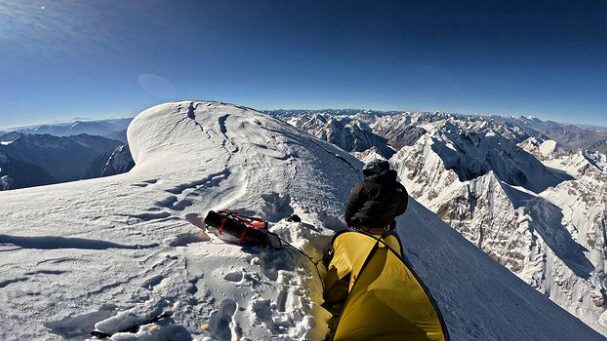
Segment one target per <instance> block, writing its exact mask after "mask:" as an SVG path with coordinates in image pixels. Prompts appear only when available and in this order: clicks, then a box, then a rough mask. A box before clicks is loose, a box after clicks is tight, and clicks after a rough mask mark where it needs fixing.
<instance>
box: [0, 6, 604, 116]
mask: <svg viewBox="0 0 607 341" xmlns="http://www.w3.org/2000/svg"><path fill="white" fill-rule="evenodd" d="M173 99H214V100H222V101H227V102H232V103H237V104H241V105H246V106H250V107H254V108H258V109H274V108H309V109H319V108H346V107H348V108H371V109H379V110H422V111H435V110H438V111H448V112H458V113H465V114H473V113H494V114H504V115H510V114H534V115H536V116H538V117H540V118H542V119H552V120H557V121H562V122H573V123H585V124H598V125H606V126H607V2H606V1H596V2H593V1H572V2H560V1H533V2H527V1H524V2H523V1H521V2H518V1H507V2H506V1H504V2H502V3H501V4H499V3H496V2H493V1H445V2H423V4H422V2H413V1H411V2H409V1H379V0H378V1H327V0H325V1H295V0H293V1H285V0H276V1H268V0H256V1H249V0H239V1H231V0H226V1H158V0H128V1H126V0H97V1H77V0H53V1H34V0H0V127H1V126H12V125H19V124H29V123H38V122H49V121H61V120H69V119H71V118H74V117H89V118H101V117H121V116H132V115H134V114H136V113H138V112H139V111H141V110H143V109H145V108H147V107H149V106H151V105H154V104H157V103H161V102H164V101H168V100H173Z"/></svg>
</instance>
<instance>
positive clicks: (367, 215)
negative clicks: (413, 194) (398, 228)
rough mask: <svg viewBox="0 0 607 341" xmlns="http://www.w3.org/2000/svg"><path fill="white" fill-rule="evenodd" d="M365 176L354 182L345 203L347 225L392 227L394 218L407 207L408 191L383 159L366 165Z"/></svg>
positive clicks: (377, 227) (361, 227)
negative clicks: (362, 179) (360, 180)
mask: <svg viewBox="0 0 607 341" xmlns="http://www.w3.org/2000/svg"><path fill="white" fill-rule="evenodd" d="M363 174H364V176H365V179H364V181H363V182H361V183H358V184H356V186H355V187H354V189H353V190H352V193H351V194H350V199H349V200H348V204H347V206H346V212H345V220H346V223H347V224H348V226H351V227H354V228H359V229H363V230H372V229H389V228H390V227H391V228H393V226H392V225H393V221H394V219H395V218H396V217H397V216H399V215H401V214H403V213H404V212H405V210H406V209H407V202H408V194H407V191H406V190H405V187H404V186H403V185H402V184H400V183H399V182H398V181H397V180H396V171H394V170H391V169H390V164H389V163H388V161H385V160H375V161H373V162H370V163H369V164H367V165H365V168H364V169H363Z"/></svg>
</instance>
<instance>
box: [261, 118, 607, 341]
mask: <svg viewBox="0 0 607 341" xmlns="http://www.w3.org/2000/svg"><path fill="white" fill-rule="evenodd" d="M273 114H274V115H275V116H277V117H279V118H280V119H282V120H284V121H285V122H288V123H290V124H292V125H294V126H296V127H298V128H300V129H303V130H305V131H307V132H309V133H310V134H312V135H314V136H316V137H319V138H323V139H327V137H328V136H331V137H332V138H331V141H332V142H333V143H336V144H337V145H338V146H340V147H341V148H343V149H344V150H347V151H349V152H352V154H353V155H356V156H357V157H358V158H359V159H361V160H362V161H365V162H368V161H370V160H372V159H375V158H377V157H383V158H386V159H389V160H390V162H391V163H392V165H393V166H394V167H395V168H396V169H397V171H398V173H399V177H400V179H401V181H402V182H403V183H404V184H405V186H406V188H407V189H408V190H409V193H410V195H411V196H412V197H414V198H415V199H416V200H418V201H419V202H420V203H422V204H423V205H424V206H426V207H428V208H429V209H430V210H432V211H433V212H435V213H436V214H437V215H438V216H440V217H441V218H442V219H443V221H445V222H446V223H448V224H449V225H451V226H452V227H453V228H454V229H455V230H456V231H457V232H459V233H460V234H461V235H462V236H464V237H465V238H466V239H468V240H469V241H470V242H471V243H473V244H474V245H476V246H477V247H478V248H479V249H481V250H483V251H484V252H485V253H486V254H487V255H489V256H490V257H492V258H493V259H494V260H496V261H497V262H498V263H500V264H502V265H503V266H505V267H506V268H508V269H510V271H512V272H513V273H514V274H516V275H518V276H519V277H520V278H521V279H522V280H524V281H525V282H526V283H528V284H529V285H530V286H531V287H533V288H535V289H536V290H538V291H539V292H541V293H543V294H545V295H547V296H548V297H550V299H552V300H553V301H554V302H556V303H557V304H559V305H560V306H562V307H563V308H565V309H567V310H568V311H569V312H571V313H572V314H574V315H576V316H578V317H579V318H580V319H582V320H583V321H584V322H586V323H587V324H589V325H591V326H592V327H594V328H596V329H597V330H598V331H601V332H602V333H604V334H605V333H606V332H607V313H606V304H605V301H606V298H607V294H606V292H607V277H606V275H605V260H606V252H605V241H606V237H605V236H606V221H607V220H606V215H605V211H606V210H607V195H606V187H605V184H606V183H607V174H606V173H607V162H606V157H605V154H604V153H603V152H602V151H603V148H602V146H603V144H604V142H605V140H604V139H603V140H601V138H600V136H602V135H601V134H602V133H601V132H596V133H592V132H589V130H585V129H582V128H579V127H574V126H568V125H560V124H557V123H554V122H542V121H540V120H538V119H537V118H533V117H496V116H464V115H453V114H444V113H390V114H377V113H369V112H357V113H351V112H350V113H347V114H344V113H342V112H335V113H333V112H330V111H329V112H322V113H319V112H315V111H314V112H308V113H302V112H298V113H297V114H291V113H289V112H273ZM334 121H337V122H340V124H339V125H341V126H357V127H365V129H366V131H365V132H364V133H360V132H358V131H352V130H349V129H333V128H334V127H337V126H339V125H337V124H335V123H333V122H334ZM593 134H594V135H593ZM343 135H345V136H343ZM368 136H377V137H378V138H375V139H370V138H368ZM380 138H383V139H384V141H387V142H386V143H385V144H382V143H381V141H382V140H380ZM352 139H354V140H356V139H358V140H360V142H359V143H358V144H359V145H360V144H363V143H365V144H366V147H369V149H368V150H366V151H363V152H360V150H357V149H353V148H351V146H352V145H356V143H347V144H340V141H349V140H352ZM327 140H329V139H327ZM597 141H601V142H602V143H600V142H599V143H597ZM386 148H393V149H394V150H395V153H394V154H393V155H391V154H390V153H386V152H385V150H386ZM584 148H589V149H584Z"/></svg>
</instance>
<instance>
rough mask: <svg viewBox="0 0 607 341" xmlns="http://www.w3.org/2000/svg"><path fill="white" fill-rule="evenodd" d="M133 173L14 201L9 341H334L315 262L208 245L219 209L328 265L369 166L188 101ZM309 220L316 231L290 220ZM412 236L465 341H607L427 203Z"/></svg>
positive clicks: (6, 209)
mask: <svg viewBox="0 0 607 341" xmlns="http://www.w3.org/2000/svg"><path fill="white" fill-rule="evenodd" d="M128 140H129V145H130V148H131V151H132V155H133V158H134V160H135V162H136V166H135V167H134V168H133V169H132V170H131V171H130V172H129V173H127V174H121V175H116V176H111V177H107V178H99V179H92V180H86V181H79V182H73V183H65V184H59V185H52V186H45V187H37V188H29V189H25V190H16V191H9V192H3V193H0V212H2V221H1V222H0V253H1V254H2V257H1V258H0V268H1V269H2V279H1V280H0V299H1V300H2V302H3V304H2V305H1V306H0V339H2V340H14V339H26V340H29V339H43V340H60V339H68V340H82V339H86V338H87V337H89V336H90V335H91V334H90V333H91V331H93V330H95V331H96V332H97V333H99V334H98V335H104V334H113V333H116V334H114V335H113V336H112V338H111V339H113V340H190V339H196V340H234V341H235V340H270V339H271V340H322V339H323V337H324V335H325V333H326V331H327V324H326V321H327V319H328V317H329V315H328V313H327V312H326V311H325V310H324V309H322V308H321V306H320V304H321V303H322V287H321V285H320V281H319V278H318V274H317V272H316V270H315V269H314V267H313V266H312V264H311V262H310V261H309V260H308V259H306V258H304V257H303V256H301V255H300V254H299V253H297V252H296V251H294V250H292V249H289V248H286V249H284V250H266V249H258V248H241V247H238V246H234V245H227V244H225V243H223V242H221V241H219V240H218V239H217V238H215V237H214V236H212V235H209V234H207V233H205V231H204V230H203V229H201V228H200V227H204V224H203V222H202V221H203V219H204V216H205V214H206V213H207V212H208V211H209V210H210V209H224V208H230V209H238V210H240V211H241V212H245V213H255V214H260V215H262V216H265V217H268V218H270V219H271V220H274V221H275V223H274V224H272V227H271V229H272V231H274V232H276V233H277V234H279V235H280V236H281V238H283V239H284V240H286V241H289V242H290V243H291V244H293V245H294V246H296V247H298V248H299V249H301V250H303V251H304V252H306V253H307V254H308V255H310V256H311V257H313V258H314V259H319V258H320V257H321V256H322V251H323V249H324V248H325V247H326V245H327V243H328V241H329V239H330V235H331V233H332V231H331V230H332V229H333V230H336V229H339V228H343V223H342V222H341V220H340V218H341V214H342V212H343V207H344V202H345V200H346V199H347V196H348V194H349V191H350V189H351V188H352V187H353V185H354V183H355V182H356V181H358V180H359V179H360V177H359V173H360V169H361V166H362V164H361V163H360V162H359V161H357V160H356V159H355V158H354V157H352V156H350V155H349V154H347V153H345V152H344V151H342V150H341V149H339V148H336V147H334V146H332V145H330V144H328V143H326V142H323V141H320V140H317V139H316V138H314V137H312V136H310V135H308V134H306V133H304V132H302V131H301V130H299V129H296V128H294V127H291V126H289V125H287V124H285V123H282V122H280V121H278V120H275V119H273V118H271V117H269V116H266V115H264V114H261V113H258V112H256V111H254V110H252V109H248V108H244V107H237V106H233V105H228V104H223V103H219V102H204V101H200V102H191V101H187V102H175V103H167V104H163V105H159V106H156V107H153V108H150V109H148V110H146V111H144V112H143V113H141V114H140V115H139V116H137V117H136V118H135V119H134V120H133V122H132V123H131V125H130V127H129V130H128ZM292 213H295V214H298V215H299V216H300V217H301V218H302V219H303V221H304V222H303V223H292V222H287V221H286V220H284V219H282V218H284V217H286V216H288V215H290V214H292ZM398 223H399V226H400V228H399V233H401V236H402V238H403V241H404V242H405V245H406V250H407V257H409V258H410V260H411V262H412V263H413V264H414V266H415V268H416V270H417V271H419V273H420V275H421V276H422V278H423V279H424V280H425V281H426V284H427V285H428V287H429V288H430V290H431V291H432V293H433V294H434V295H435V296H436V298H437V300H438V304H439V306H440V308H441V310H442V311H443V313H444V315H445V318H446V319H447V324H448V326H449V329H450V331H451V333H452V338H453V340H521V339H525V340H540V339H549V340H571V339H575V338H577V339H583V340H600V339H602V337H601V336H599V335H598V334H596V333H595V332H593V331H592V330H591V329H589V328H588V327H586V326H585V325H584V324H582V323H581V322H580V321H578V320H577V319H575V318H573V317H572V316H571V315H569V314H568V313H566V312H565V311H564V310H562V309H560V308H559V307H557V306H556V305H554V304H553V303H552V302H550V301H549V300H548V299H546V298H545V297H544V296H543V295H541V294H540V293H538V292H536V291H534V290H532V289H531V288H529V287H527V286H526V285H525V284H524V283H523V282H521V281H520V280H519V279H517V278H516V277H515V276H514V275H512V274H511V273H510V272H509V271H507V270H506V269H503V268H502V267H501V266H499V265H498V264H497V263H495V262H494V261H492V260H491V259H490V258H488V257H486V256H485V255H483V254H482V253H481V252H480V251H479V250H477V249H476V248H474V247H473V246H472V245H470V244H469V243H468V242H467V241H465V240H464V239H463V238H462V237H461V236H459V235H458V234H457V233H456V232H455V231H453V230H452V229H451V228H450V227H449V226H447V225H446V224H444V223H443V222H441V221H440V219H439V218H438V217H437V216H436V215H434V214H433V213H431V212H429V211H428V210H426V209H425V208H423V207H422V206H421V205H419V204H417V203H416V202H415V201H413V200H412V202H411V206H410V210H409V212H408V213H407V215H406V217H404V218H403V219H400V220H399V222H398Z"/></svg>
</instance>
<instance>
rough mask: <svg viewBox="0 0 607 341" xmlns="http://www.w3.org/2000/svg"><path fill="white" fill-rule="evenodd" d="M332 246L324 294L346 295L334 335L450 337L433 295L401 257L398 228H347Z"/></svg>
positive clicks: (405, 340) (415, 340) (412, 339)
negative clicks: (377, 232)
mask: <svg viewBox="0 0 607 341" xmlns="http://www.w3.org/2000/svg"><path fill="white" fill-rule="evenodd" d="M332 246H333V251H334V253H333V258H332V259H331V262H330V263H329V267H328V274H327V277H326V280H325V283H326V288H327V289H326V291H325V298H326V299H327V300H328V301H333V302H336V301H339V300H340V299H343V298H345V303H344V305H343V309H342V312H341V316H340V317H339V321H338V323H337V327H336V328H335V330H334V334H333V335H334V336H333V340H349V341H350V340H351V341H356V340H386V341H388V340H400V341H448V340H449V336H448V332H447V329H446V326H445V324H444V322H443V320H442V317H441V315H440V311H439V310H438V308H437V307H436V304H435V303H434V301H433V299H432V297H431V296H430V294H429V293H428V291H427V290H426V288H425V287H424V286H423V284H422V282H421V280H420V279H419V278H418V277H417V275H416V274H415V273H414V272H413V270H412V269H411V268H410V267H409V266H408V265H407V263H406V261H405V260H404V259H403V258H402V246H401V243H400V240H399V238H398V236H397V235H396V234H393V233H392V234H388V235H385V236H383V237H382V236H372V235H368V234H365V233H362V232H358V231H351V230H346V231H345V232H342V233H339V234H337V235H336V236H335V237H334V239H333V243H332ZM348 277H349V278H348ZM344 281H349V283H348V286H347V290H346V289H345V287H346V286H345V285H343V282H344ZM340 284H341V285H340ZM346 297H347V298H346Z"/></svg>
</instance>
